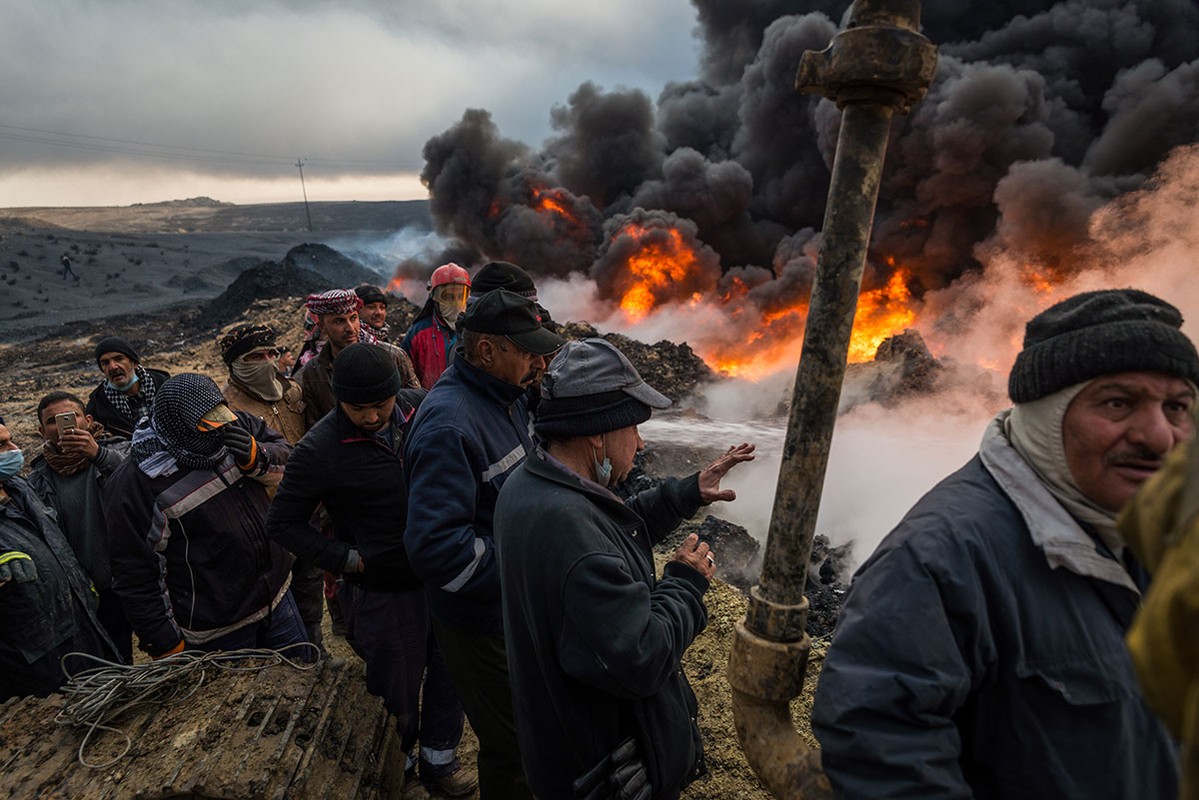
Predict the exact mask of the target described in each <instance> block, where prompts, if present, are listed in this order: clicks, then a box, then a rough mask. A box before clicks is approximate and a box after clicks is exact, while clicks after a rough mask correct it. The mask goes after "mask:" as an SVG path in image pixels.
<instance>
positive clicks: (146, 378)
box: [87, 336, 170, 439]
mask: <svg viewBox="0 0 1199 800" xmlns="http://www.w3.org/2000/svg"><path fill="white" fill-rule="evenodd" d="M96 364H97V365H98V366H99V367H100V371H101V372H103V373H104V380H103V381H101V383H100V385H99V386H97V387H96V388H95V389H93V390H92V393H91V394H90V395H89V396H88V398H87V413H88V414H90V415H91V416H92V418H93V419H95V420H96V421H97V422H99V423H100V424H101V425H103V426H104V427H105V429H106V430H107V431H108V432H109V433H111V434H113V435H115V436H123V437H125V438H126V439H128V438H130V437H132V436H133V429H134V428H136V427H137V424H138V423H139V422H141V421H142V419H144V418H145V417H147V416H149V415H150V408H151V407H152V405H153V403H154V393H155V392H156V391H158V387H159V386H162V384H163V381H165V380H166V379H167V378H169V377H170V375H169V374H168V373H166V372H163V371H162V370H160V369H147V368H146V367H143V366H142V364H141V356H139V355H138V354H137V351H136V350H134V349H133V346H132V345H130V344H129V342H127V341H125V340H124V339H122V338H121V337H120V336H108V337H105V338H104V339H101V340H100V343H99V344H97V345H96Z"/></svg>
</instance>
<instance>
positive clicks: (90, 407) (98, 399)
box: [84, 367, 171, 439]
mask: <svg viewBox="0 0 1199 800" xmlns="http://www.w3.org/2000/svg"><path fill="white" fill-rule="evenodd" d="M142 369H144V370H146V372H147V373H149V375H150V380H152V381H153V382H154V388H155V389H156V390H157V389H158V387H160V386H162V385H163V384H164V383H165V382H166V380H167V378H169V377H171V375H170V373H168V372H163V371H162V370H160V369H150V368H149V367H142ZM84 410H85V411H86V412H87V413H88V414H91V415H92V418H93V419H95V420H96V421H97V422H99V423H100V424H101V425H103V426H104V429H105V430H107V431H108V432H109V433H110V434H112V435H114V436H121V437H124V438H126V439H131V438H133V429H134V428H136V427H137V423H138V422H139V421H140V420H136V419H130V418H129V417H127V416H125V415H124V414H122V413H121V412H120V410H118V409H117V407H116V406H114V405H113V404H112V401H111V400H109V399H108V396H107V395H106V394H105V393H104V381H100V384H99V385H98V386H97V387H96V388H95V389H92V393H91V394H90V395H88V398H87V408H85V409H84ZM149 412H150V410H149V409H146V413H147V414H148V413H149Z"/></svg>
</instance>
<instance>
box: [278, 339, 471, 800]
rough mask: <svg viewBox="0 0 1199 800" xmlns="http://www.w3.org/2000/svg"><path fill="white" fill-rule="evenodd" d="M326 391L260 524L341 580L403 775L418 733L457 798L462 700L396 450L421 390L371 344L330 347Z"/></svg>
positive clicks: (463, 784) (424, 767) (353, 633)
mask: <svg viewBox="0 0 1199 800" xmlns="http://www.w3.org/2000/svg"><path fill="white" fill-rule="evenodd" d="M331 386H332V389H333V394H334V396H335V397H336V398H337V405H336V406H335V407H334V408H333V410H332V411H330V412H329V413H328V414H327V415H325V416H324V417H323V418H322V419H321V420H320V421H319V422H317V423H316V425H314V426H313V427H312V429H311V430H309V431H308V434H307V435H306V436H305V437H304V438H303V439H301V440H300V442H299V444H297V445H296V449H295V450H294V451H293V453H292V455H291V458H290V459H289V460H288V462H287V471H286V472H285V473H284V477H283V482H282V484H280V486H279V491H278V493H277V494H276V495H275V499H274V502H273V503H272V504H271V509H270V512H269V514H268V516H267V530H268V532H269V533H270V535H271V536H272V537H273V538H274V539H275V540H276V541H278V542H279V543H281V544H282V545H283V546H284V547H286V548H287V549H289V550H291V551H292V552H293V553H295V554H296V556H297V557H299V558H303V559H307V560H310V561H312V562H313V563H315V564H316V565H317V566H319V567H322V568H323V569H325V570H328V571H329V572H334V573H340V574H341V575H342V576H343V577H344V578H345V586H344V588H342V589H341V591H339V592H338V599H339V600H340V601H341V605H342V610H343V612H344V614H345V618H346V625H347V628H348V629H349V636H348V637H347V638H348V639H349V641H350V643H351V644H352V646H353V647H354V650H355V652H357V653H358V655H360V656H361V657H362V659H363V661H365V662H366V685H367V688H368V689H370V691H371V692H373V693H374V694H376V695H379V696H381V697H382V698H383V701H384V705H385V706H386V707H387V710H388V711H390V712H391V713H392V714H395V716H396V719H397V720H398V722H397V729H398V733H399V734H400V739H401V741H402V744H403V748H404V752H405V753H407V754H409V755H408V763H407V765H406V769H405V772H406V773H408V774H411V772H412V771H413V770H414V769H415V767H416V759H415V758H414V757H413V756H412V751H413V748H414V747H415V746H416V744H417V741H418V740H419V742H420V778H421V780H422V781H423V782H424V783H425V784H427V785H429V786H432V787H435V788H436V789H437V790H439V791H440V792H442V793H444V794H449V795H451V796H454V797H457V796H461V795H466V794H469V793H471V792H472V791H474V788H475V785H476V783H477V780H476V778H475V776H474V772H473V770H470V769H469V768H464V767H462V766H461V765H460V764H459V762H458V759H457V756H456V750H457V747H458V742H459V740H460V739H461V738H462V720H463V715H462V706H461V704H460V703H459V701H458V696H457V694H456V693H455V692H454V689H453V686H452V684H451V683H450V678H449V673H448V672H447V670H446V667H445V662H444V661H443V660H442V657H441V652H440V651H439V650H438V648H437V643H436V641H435V640H434V638H433V632H432V630H431V628H430V625H429V612H428V606H427V603H426V600H425V592H424V588H423V586H422V584H421V582H420V580H419V579H418V578H417V577H416V576H415V575H414V574H413V573H412V568H411V567H410V566H409V564H408V554H407V552H406V551H405V549H404V524H405V519H406V517H407V513H408V496H407V487H406V486H405V482H404V468H403V461H402V456H401V453H402V452H403V444H404V436H405V434H406V433H407V430H408V422H409V420H410V419H411V418H412V416H413V414H414V413H415V411H416V406H417V404H419V403H420V401H421V400H422V399H423V398H424V394H425V393H424V391H423V390H421V389H403V388H401V381H400V374H399V371H398V370H397V368H396V365H395V362H394V361H393V360H392V359H391V357H390V356H389V355H388V353H387V352H385V351H384V350H383V349H382V348H380V347H378V346H376V345H372V344H352V345H350V346H349V347H347V348H345V349H344V350H342V351H341V352H340V353H338V354H337V358H335V359H334V361H333V374H332V380H331ZM320 503H324V505H325V509H326V510H327V511H328V513H329V516H330V517H331V518H332V520H333V534H334V536H333V538H332V539H326V538H325V537H324V536H323V535H321V533H320V532H319V531H317V530H316V529H314V528H313V527H312V526H311V525H310V524H309V520H311V519H312V514H313V511H315V509H316V507H317V505H318V504H320ZM422 676H423V678H424V702H423V704H421V705H420V706H419V707H418V697H419V695H420V691H421V679H422Z"/></svg>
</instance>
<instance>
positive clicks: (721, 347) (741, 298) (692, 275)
mask: <svg viewBox="0 0 1199 800" xmlns="http://www.w3.org/2000/svg"><path fill="white" fill-rule="evenodd" d="M662 232H663V231H662V230H657V231H653V233H657V234H658V235H657V236H656V237H652V238H651V237H650V236H649V234H650V233H651V231H650V230H649V229H648V228H646V227H643V226H641V225H639V224H637V223H634V222H630V223H628V224H626V225H625V226H624V227H623V228H622V229H621V231H620V232H619V234H618V236H627V237H630V238H632V239H634V240H635V241H637V242H638V247H637V248H636V249H635V251H634V253H633V254H632V255H631V256H629V257H627V258H626V260H625V261H624V263H623V264H622V265H621V273H620V275H619V276H618V277H617V278H616V281H615V285H616V291H617V294H618V296H619V307H620V310H621V311H622V312H623V314H624V316H625V319H626V321H627V322H628V323H630V324H635V323H638V322H641V321H643V320H645V319H646V318H647V317H649V316H650V315H652V314H654V313H655V312H657V311H659V310H660V309H661V308H662V307H663V306H664V305H665V304H666V303H667V302H672V303H674V304H675V305H676V306H681V307H688V308H693V309H694V308H698V309H702V308H704V307H705V305H711V306H713V307H716V308H718V309H719V310H720V316H719V318H718V319H714V320H713V323H714V324H713V325H712V326H711V327H710V329H709V330H708V331H707V332H706V335H704V336H702V338H701V339H700V340H698V341H694V342H692V343H691V344H692V346H693V347H694V348H695V350H696V352H697V353H698V354H699V355H700V357H702V358H703V359H704V360H705V361H706V362H707V363H708V364H709V365H710V366H712V368H713V369H715V370H716V371H718V372H723V373H725V374H727V375H730V376H734V377H746V378H750V379H757V378H760V377H764V376H765V375H768V374H770V373H772V372H775V371H777V370H778V369H779V368H780V367H782V366H783V365H786V364H788V363H794V362H795V361H796V360H797V359H798V358H799V352H800V346H801V344H802V340H803V330H804V324H805V322H806V320H807V313H808V306H807V301H806V300H804V301H801V302H796V303H793V304H791V305H786V306H777V305H776V306H769V307H766V308H761V307H758V306H757V305H756V304H755V300H754V298H753V297H752V296H751V294H750V292H751V289H750V287H749V286H748V285H747V284H746V283H745V282H744V281H742V280H741V279H740V278H733V279H732V280H731V281H729V282H728V283H727V285H726V286H725V287H724V289H723V291H720V292H716V291H709V292H707V293H706V294H705V293H701V292H689V293H687V294H686V295H680V292H679V288H678V287H679V285H680V284H683V285H687V284H689V285H692V286H694V285H695V283H696V280H697V278H698V277H699V271H700V270H701V269H702V268H701V266H700V262H699V258H698V255H697V252H696V249H695V247H694V246H693V245H692V244H689V243H688V242H687V241H685V240H684V237H683V234H682V232H681V231H679V230H677V229H674V228H668V229H665V231H664V232H665V233H666V236H665V237H663V236H662V235H661V234H662ZM884 261H885V263H886V264H887V265H888V266H889V267H890V268H891V269H892V272H891V276H890V278H889V279H888V280H887V283H886V284H885V285H883V286H881V287H879V288H877V289H873V290H870V291H866V292H862V294H861V295H860V297H859V299H858V309H857V316H856V317H855V320H854V327H853V333H852V335H851V340H850V346H849V361H850V362H861V361H870V360H872V359H873V358H874V355H875V352H876V351H877V350H878V347H879V345H880V344H882V342H883V340H885V339H886V338H888V337H890V336H894V335H896V334H899V333H902V332H903V331H904V330H906V329H907V328H910V327H912V326H913V325H914V324H915V323H916V319H917V310H916V308H915V307H914V305H913V300H912V292H911V289H910V287H909V283H910V281H911V278H912V273H911V272H910V270H908V269H907V268H905V267H903V266H898V265H897V264H896V261H895V258H894V257H888V258H886V259H885V260H884ZM667 298H671V299H669V300H668V299H667Z"/></svg>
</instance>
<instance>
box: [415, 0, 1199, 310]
mask: <svg viewBox="0 0 1199 800" xmlns="http://www.w3.org/2000/svg"><path fill="white" fill-rule="evenodd" d="M693 4H694V6H695V9H696V13H697V20H698V25H697V28H696V30H697V35H699V36H700V37H701V38H702V41H703V54H702V58H701V64H700V75H699V76H696V77H692V78H690V79H686V78H684V79H681V80H680V81H679V82H677V83H672V84H670V85H668V86H666V87H665V89H664V90H663V91H662V93H661V95H660V96H659V97H658V98H657V100H656V101H654V100H652V99H651V98H649V97H647V96H646V95H645V94H644V93H642V92H639V91H628V90H616V91H605V90H604V89H602V88H600V87H597V86H595V85H594V84H592V83H585V84H583V85H582V86H581V87H579V89H578V90H577V91H576V92H575V93H574V94H572V95H571V96H570V97H569V98H568V99H567V102H566V103H565V104H564V105H561V106H558V107H555V108H554V109H552V111H551V112H550V114H551V121H552V125H553V129H554V135H553V136H552V137H551V138H550V139H549V140H548V141H547V142H545V143H544V144H543V145H541V146H540V147H539V148H533V147H529V146H526V145H523V144H521V143H517V142H513V141H511V140H508V139H505V138H503V137H502V136H501V135H500V133H499V131H498V130H497V129H496V127H495V125H494V123H493V122H492V121H491V118H490V116H489V115H488V114H487V112H485V111H481V110H474V109H472V110H469V111H467V112H466V113H465V114H464V115H463V118H462V120H461V121H460V122H458V123H457V124H455V125H454V126H453V127H451V128H450V129H449V130H447V131H446V132H444V133H442V134H440V135H439V136H436V137H434V138H433V139H431V140H430V141H429V142H428V144H427V145H426V147H425V160H426V167H425V170H424V173H423V175H422V177H423V179H424V181H425V183H426V185H427V186H428V187H429V189H430V193H431V197H432V211H433V215H434V218H435V220H436V221H437V224H438V226H439V230H440V231H441V232H442V233H445V234H447V235H450V236H453V237H455V238H457V239H458V240H459V242H460V243H461V246H462V248H461V249H463V250H465V251H470V252H472V253H474V254H475V255H476V259H475V260H476V261H481V260H482V259H489V258H503V259H506V260H511V261H515V262H517V263H520V264H521V265H522V266H524V267H525V268H526V269H528V270H530V271H531V272H533V273H534V274H542V275H559V276H561V275H565V274H567V273H571V272H586V273H589V274H590V275H591V276H592V277H593V278H594V279H595V280H596V282H597V284H598V286H599V287H600V292H601V296H604V297H607V299H610V300H617V299H619V296H618V295H617V294H615V293H616V292H618V291H619V287H620V286H622V285H623V284H622V282H621V280H620V279H619V276H618V275H615V274H614V273H613V271H618V270H620V269H622V264H621V260H620V258H617V257H616V255H617V254H618V253H624V252H626V251H628V250H629V242H628V241H627V233H626V234H625V237H626V238H625V239H624V240H622V241H621V242H615V241H614V240H613V238H612V237H614V236H619V235H621V233H620V232H621V231H623V230H625V227H624V223H626V222H628V221H629V220H631V219H654V220H656V221H657V222H656V223H655V226H651V227H652V229H653V230H658V228H657V227H656V225H657V223H658V222H660V221H661V220H663V219H677V220H678V221H679V223H680V225H679V230H680V231H681V232H682V234H683V235H684V236H685V237H686V238H687V240H688V242H689V243H690V244H691V245H692V246H693V247H694V248H695V249H696V251H697V252H703V253H705V254H706V253H708V252H711V253H712V254H714V256H713V257H714V258H715V262H714V263H715V267H716V268H717V269H718V270H719V272H720V273H722V274H723V276H724V278H723V280H722V282H721V286H722V287H725V288H727V286H728V284H729V282H730V281H731V280H732V279H733V278H736V279H737V280H738V281H739V282H740V283H741V284H742V285H743V286H747V287H749V288H750V293H749V295H747V296H749V297H750V299H751V300H752V301H753V302H755V303H757V304H758V306H759V307H760V308H763V309H768V308H769V307H770V306H771V305H772V304H775V303H778V302H781V301H783V300H789V299H791V298H795V297H797V296H802V294H803V292H805V291H806V290H807V288H808V285H809V284H810V280H811V274H812V270H813V266H814V262H813V254H814V247H813V243H814V237H815V236H816V234H814V233H813V231H818V230H819V229H820V227H821V224H822V220H823V215H824V206H825V202H826V195H827V191H828V182H829V167H830V164H831V160H832V156H833V153H834V149H835V146H836V136H837V131H838V126H839V123H840V114H839V112H838V111H837V110H836V108H835V107H834V106H833V104H832V103H830V102H829V101H827V100H823V99H819V98H813V97H807V96H802V95H799V94H797V93H795V91H794V89H793V80H794V74H795V70H796V67H797V65H798V63H799V59H800V55H801V54H802V52H803V51H804V50H809V49H822V48H823V47H825V46H826V45H827V44H828V42H829V40H830V39H831V37H832V36H833V35H834V33H835V32H836V29H837V27H838V25H839V24H840V22H841V20H842V16H843V15H844V12H845V11H846V9H847V7H848V0H836V2H834V1H833V0H805V1H804V2H796V1H794V0H793V1H790V2H788V1H786V0H693ZM923 24H924V29H925V33H926V35H928V36H929V38H930V39H932V40H933V41H934V42H935V43H937V44H938V45H939V47H940V52H941V60H940V65H939V68H938V71H937V75H936V78H935V80H934V83H933V85H932V87H931V89H930V91H929V94H928V97H927V98H926V99H925V100H924V101H923V102H922V103H920V104H919V105H918V106H916V107H915V108H914V109H913V111H912V113H911V114H910V115H908V116H906V117H903V118H900V119H898V120H897V122H896V124H895V126H894V129H893V133H892V136H891V142H890V148H889V152H888V160H887V166H886V170H885V173H884V183H883V188H882V192H881V196H880V204H879V210H878V215H877V219H876V226H875V233H874V239H873V243H872V252H871V257H870V265H869V268H868V270H867V273H866V281H867V285H866V288H867V289H869V288H871V287H872V286H874V287H877V286H879V285H881V284H882V283H884V282H885V281H886V280H887V278H888V277H889V276H890V274H891V272H892V270H893V269H894V268H895V267H894V266H892V265H902V266H903V267H904V268H905V269H907V270H909V271H910V272H911V274H912V278H911V289H912V291H913V292H915V293H916V295H917V296H920V295H921V294H922V293H924V292H928V291H931V290H936V289H941V288H944V287H947V286H949V285H951V284H953V283H954V282H956V281H961V280H963V279H969V278H970V276H971V275H972V274H976V273H979V272H980V271H981V270H982V269H983V264H984V259H985V255H986V253H987V252H989V251H991V250H993V249H996V248H1003V249H1004V250H1005V251H1006V252H1015V253H1017V254H1019V255H1020V256H1021V257H1023V258H1026V259H1028V260H1029V261H1030V262H1033V263H1035V264H1037V265H1038V267H1039V268H1040V269H1042V270H1044V271H1046V272H1048V273H1058V274H1062V275H1065V274H1068V273H1070V272H1071V271H1073V270H1078V269H1080V268H1081V267H1080V265H1084V266H1085V264H1086V259H1083V258H1077V257H1076V255H1077V254H1078V253H1081V252H1084V251H1085V249H1086V247H1087V246H1088V241H1089V237H1090V236H1091V235H1092V231H1090V230H1089V228H1088V220H1089V219H1090V215H1091V212H1092V211H1094V210H1095V209H1096V208H1098V207H1099V206H1101V205H1103V204H1105V203H1107V202H1109V201H1111V200H1113V199H1115V198H1117V197H1120V196H1121V195H1123V194H1125V193H1127V192H1130V191H1132V190H1135V189H1137V188H1139V187H1141V186H1142V185H1144V184H1145V182H1146V181H1147V180H1148V179H1149V176H1150V175H1151V174H1152V171H1153V169H1154V168H1155V166H1156V165H1158V164H1159V163H1161V162H1162V160H1163V159H1164V158H1165V157H1166V155H1167V154H1168V153H1169V152H1170V151H1171V150H1172V149H1173V148H1175V147H1178V146H1179V145H1183V144H1187V143H1191V142H1195V141H1196V140H1199V4H1196V3H1195V2H1194V0H1131V1H1130V0H1062V1H1061V2H1049V1H1048V0H1008V2H1004V3H995V2H981V1H979V0H970V1H969V2H963V0H925V2H924V4H923ZM547 193H549V194H550V195H551V196H552V199H553V204H551V205H547V204H546V203H545V202H544V200H543V198H544V197H545V196H546V194H547ZM704 258H705V259H706V260H705V263H708V261H710V260H711V258H712V257H709V256H707V255H705V256H704ZM705 280H706V279H705ZM714 291H718V289H717V290H714Z"/></svg>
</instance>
